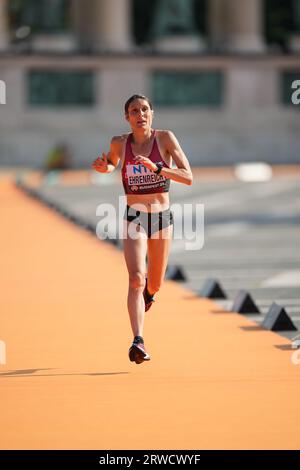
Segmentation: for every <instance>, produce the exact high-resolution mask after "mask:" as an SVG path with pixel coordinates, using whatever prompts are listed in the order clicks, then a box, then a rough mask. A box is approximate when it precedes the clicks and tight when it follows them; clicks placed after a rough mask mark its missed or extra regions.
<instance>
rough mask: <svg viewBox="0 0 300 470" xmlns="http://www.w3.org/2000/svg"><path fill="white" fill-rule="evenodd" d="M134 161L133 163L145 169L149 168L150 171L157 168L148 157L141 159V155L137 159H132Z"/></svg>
mask: <svg viewBox="0 0 300 470" xmlns="http://www.w3.org/2000/svg"><path fill="white" fill-rule="evenodd" d="M134 161H135V163H141V164H142V165H144V166H145V167H146V168H149V170H151V171H155V170H157V166H156V165H155V163H153V161H152V160H150V158H148V157H143V156H142V155H139V156H137V157H134Z"/></svg>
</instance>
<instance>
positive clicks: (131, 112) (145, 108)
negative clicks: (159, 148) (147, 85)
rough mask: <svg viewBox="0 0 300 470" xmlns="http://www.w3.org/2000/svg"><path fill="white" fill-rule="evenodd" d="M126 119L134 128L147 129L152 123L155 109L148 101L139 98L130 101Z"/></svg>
mask: <svg viewBox="0 0 300 470" xmlns="http://www.w3.org/2000/svg"><path fill="white" fill-rule="evenodd" d="M126 119H127V121H128V122H129V124H130V126H131V128H132V129H147V128H150V127H151V125H152V119H153V111H152V109H151V108H150V106H149V103H148V101H146V100H142V99H137V100H135V101H133V102H132V103H130V105H129V108H128V113H127V114H126Z"/></svg>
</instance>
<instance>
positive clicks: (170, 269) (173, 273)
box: [165, 266, 186, 281]
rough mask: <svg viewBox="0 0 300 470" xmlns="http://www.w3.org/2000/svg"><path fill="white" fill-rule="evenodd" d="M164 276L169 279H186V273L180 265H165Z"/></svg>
mask: <svg viewBox="0 0 300 470" xmlns="http://www.w3.org/2000/svg"><path fill="white" fill-rule="evenodd" d="M165 277H166V279H169V280H171V281H186V275H185V273H184V271H183V269H182V268H181V267H180V266H167V270H166V276H165Z"/></svg>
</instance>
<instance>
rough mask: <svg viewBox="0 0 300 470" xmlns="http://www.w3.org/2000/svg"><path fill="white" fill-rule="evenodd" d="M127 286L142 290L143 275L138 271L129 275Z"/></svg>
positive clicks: (143, 284)
mask: <svg viewBox="0 0 300 470" xmlns="http://www.w3.org/2000/svg"><path fill="white" fill-rule="evenodd" d="M129 286H130V287H131V288H132V289H144V287H145V274H144V273H142V272H140V271H135V272H132V273H130V274H129Z"/></svg>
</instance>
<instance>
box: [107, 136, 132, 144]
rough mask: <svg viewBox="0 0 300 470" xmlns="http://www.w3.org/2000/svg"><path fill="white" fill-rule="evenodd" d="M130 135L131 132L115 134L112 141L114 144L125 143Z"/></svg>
mask: <svg viewBox="0 0 300 470" xmlns="http://www.w3.org/2000/svg"><path fill="white" fill-rule="evenodd" d="M128 136H129V133H128V134H121V135H114V136H113V137H112V139H111V143H112V144H113V145H122V144H124V142H126V140H127V137H128Z"/></svg>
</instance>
